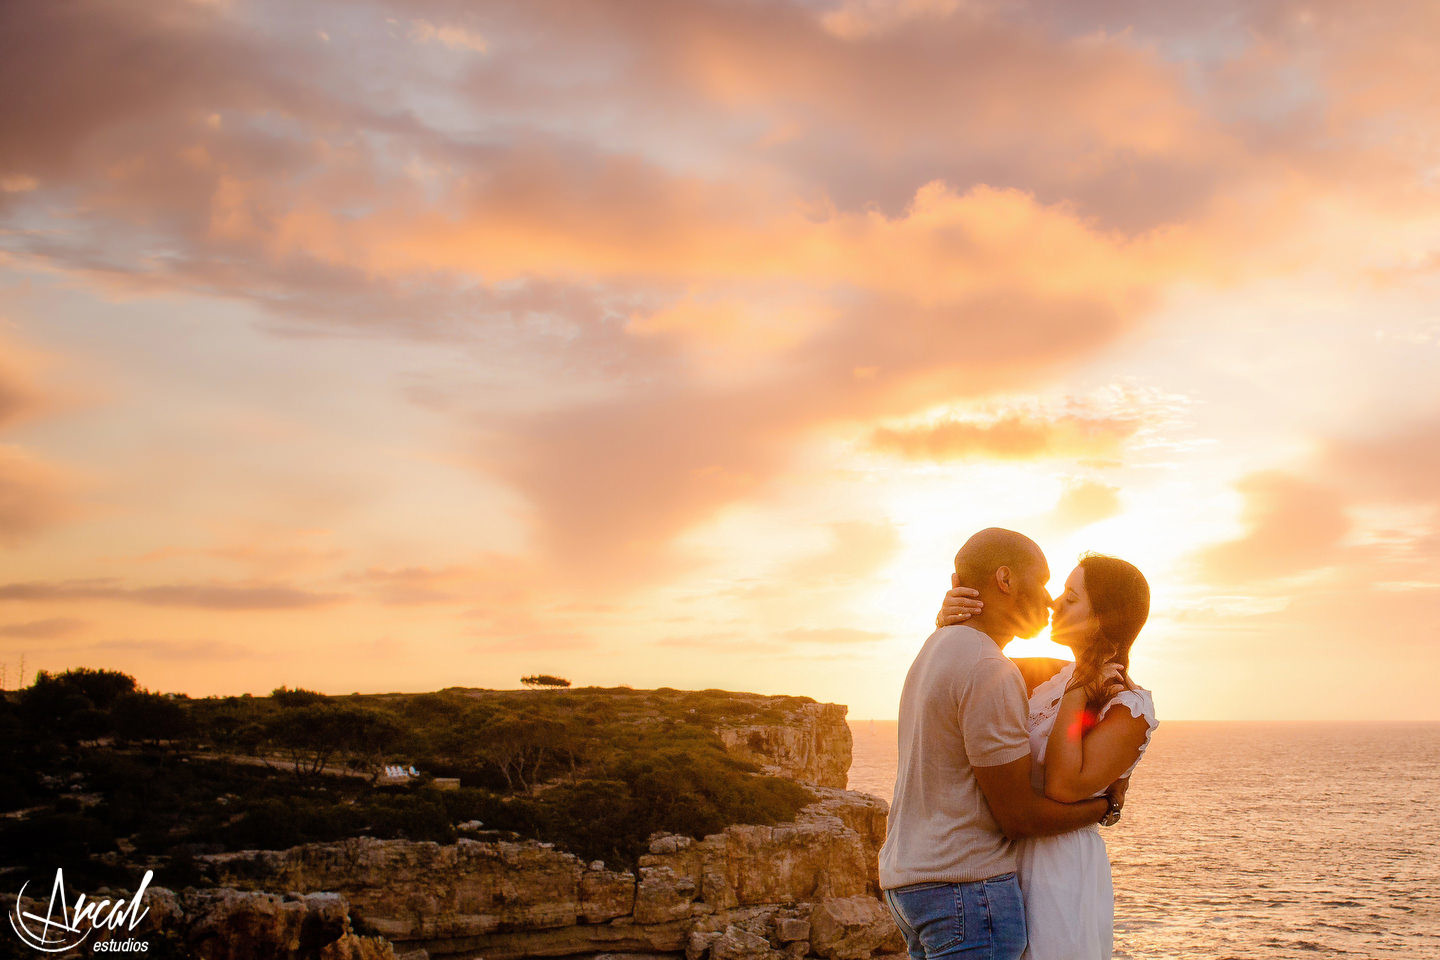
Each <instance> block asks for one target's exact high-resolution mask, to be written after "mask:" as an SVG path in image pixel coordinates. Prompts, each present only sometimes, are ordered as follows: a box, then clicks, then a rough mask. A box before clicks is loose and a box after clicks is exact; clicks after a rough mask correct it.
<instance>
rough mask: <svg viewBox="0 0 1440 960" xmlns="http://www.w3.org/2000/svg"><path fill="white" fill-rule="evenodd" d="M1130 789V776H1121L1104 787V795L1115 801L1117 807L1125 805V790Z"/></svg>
mask: <svg viewBox="0 0 1440 960" xmlns="http://www.w3.org/2000/svg"><path fill="white" fill-rule="evenodd" d="M1129 789H1130V778H1129V777H1121V778H1120V779H1119V780H1116V781H1115V782H1114V783H1112V784H1110V786H1109V787H1107V788H1106V789H1105V795H1106V796H1107V797H1109V798H1110V799H1111V800H1113V801H1115V806H1116V808H1117V809H1122V810H1123V809H1124V807H1125V791H1126V790H1129Z"/></svg>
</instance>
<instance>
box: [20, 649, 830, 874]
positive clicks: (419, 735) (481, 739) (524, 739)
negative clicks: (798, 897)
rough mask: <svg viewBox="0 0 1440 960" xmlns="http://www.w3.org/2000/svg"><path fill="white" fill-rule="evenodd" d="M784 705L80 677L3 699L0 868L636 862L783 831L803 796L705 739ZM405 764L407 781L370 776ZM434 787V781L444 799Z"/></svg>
mask: <svg viewBox="0 0 1440 960" xmlns="http://www.w3.org/2000/svg"><path fill="white" fill-rule="evenodd" d="M788 701H793V702H795V703H800V702H809V701H807V700H805V698H774V697H759V696H754V695H747V694H735V693H729V692H726V691H721V690H705V691H679V690H670V689H661V690H631V689H629V688H624V687H622V688H594V687H590V688H579V689H563V688H561V689H550V690H548V691H547V692H546V693H545V694H544V695H538V694H536V693H535V692H530V691H518V690H517V691H499V690H476V689H469V688H461V687H451V688H447V689H445V690H441V691H437V692H434V693H423V694H373V695H360V694H351V695H349V696H326V695H325V694H321V693H318V692H315V691H311V690H305V689H289V688H286V687H280V688H278V689H276V690H274V691H273V692H272V694H271V695H270V696H268V697H252V696H250V695H248V694H247V695H244V696H239V697H206V698H190V697H187V696H185V695H183V694H162V693H157V692H152V691H148V690H143V689H140V688H139V687H138V686H137V684H136V682H135V680H134V678H132V677H130V676H128V675H126V674H123V673H119V672H116V671H110V670H94V669H88V668H81V669H76V670H69V671H66V672H65V673H61V674H56V675H51V674H47V673H43V672H42V673H40V674H39V675H37V677H36V679H35V682H34V684H33V685H32V686H30V687H27V688H25V689H23V690H20V691H8V692H4V693H3V695H0V851H4V855H3V860H0V873H3V872H4V871H6V870H7V869H16V868H19V869H20V870H21V871H22V872H24V873H27V874H29V873H34V874H36V875H38V874H41V873H44V872H47V871H53V870H54V868H55V866H56V865H57V864H63V865H64V867H65V869H66V873H67V877H69V876H71V875H72V874H73V878H74V880H75V882H89V883H95V882H108V881H114V882H123V881H125V880H126V879H127V878H129V877H130V875H131V874H132V873H133V869H131V868H133V866H134V865H135V864H142V863H143V864H145V865H147V866H154V867H157V869H160V870H163V873H164V875H165V876H166V878H167V883H170V884H172V885H179V884H193V883H202V882H203V881H204V877H203V874H202V872H201V871H200V870H199V869H198V867H197V866H196V864H195V861H194V857H195V856H197V855H199V854H205V853H216V852H221V851H226V850H239V849H252V848H261V849H278V848H283V847H287V846H292V845H294V844H298V843H305V842H312V841H330V840H337V839H341V838H344V837H351V836H362V835H363V836H373V837H379V838H408V839H413V840H434V841H437V842H441V843H446V842H453V841H454V840H455V839H456V838H457V837H458V836H462V835H470V836H477V837H488V838H495V837H511V838H517V839H518V838H534V839H540V840H546V841H551V842H554V843H555V844H556V845H557V846H558V847H561V848H562V849H566V850H569V851H571V852H573V853H575V854H576V855H578V856H580V857H583V858H585V859H586V860H604V861H606V862H607V864H609V865H611V866H615V867H633V866H634V864H635V861H636V858H637V857H638V856H639V855H640V853H642V852H643V851H644V849H645V845H646V842H647V838H648V837H649V835H650V834H651V833H652V832H655V831H665V832H672V833H681V834H687V835H690V836H693V837H697V838H699V837H702V836H704V835H705V834H707V833H713V832H715V831H717V830H719V829H721V828H723V827H724V826H726V825H727V824H731V823H742V822H744V823H775V822H781V821H785V820H789V819H792V818H793V817H794V815H795V813H796V812H797V811H798V809H799V808H800V807H801V806H803V805H804V804H806V803H808V802H809V801H810V799H811V795H810V793H809V791H807V790H806V789H805V788H804V787H803V786H801V785H799V784H797V783H795V782H793V781H791V780H787V779H783V778H777V777H769V776H764V775H762V774H761V773H760V772H759V771H758V770H757V768H756V767H755V766H754V765H753V764H749V763H747V762H745V761H742V760H740V759H738V758H736V757H734V756H732V755H730V754H728V753H726V751H725V749H724V746H723V744H722V742H721V740H720V737H719V736H718V734H717V733H716V730H717V728H719V727H721V726H724V725H726V724H741V723H747V724H748V723H758V722H764V721H771V722H774V721H778V720H780V719H782V718H783V716H784V709H783V708H784V707H785V706H786V705H787V702H788ZM394 764H400V765H404V766H405V767H406V768H407V770H408V769H409V768H411V767H413V768H415V770H416V771H417V772H418V774H419V775H418V776H414V777H408V776H407V777H405V778H403V780H404V782H402V783H392V782H389V779H388V778H385V777H383V776H382V771H383V770H384V769H385V767H386V765H394ZM436 778H445V781H446V782H445V783H444V786H447V787H449V789H440V786H439V785H437V783H436Z"/></svg>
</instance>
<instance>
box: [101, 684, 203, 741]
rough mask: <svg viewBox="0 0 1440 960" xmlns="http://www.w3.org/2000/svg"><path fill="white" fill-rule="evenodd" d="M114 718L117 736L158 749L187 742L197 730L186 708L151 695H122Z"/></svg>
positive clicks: (162, 697)
mask: <svg viewBox="0 0 1440 960" xmlns="http://www.w3.org/2000/svg"><path fill="white" fill-rule="evenodd" d="M110 715H111V717H112V718H113V719H114V721H115V733H116V735H117V736H119V737H121V738H122V739H125V740H138V741H140V742H142V743H153V744H155V745H156V746H159V745H160V743H161V742H162V741H165V740H180V739H183V738H184V737H186V736H188V735H189V734H190V733H191V732H192V730H193V725H192V724H191V721H190V714H189V713H188V712H186V710H185V708H184V707H182V706H181V705H180V704H179V703H178V702H177V701H175V700H172V699H171V698H169V697H166V696H163V695H161V694H158V693H150V692H149V691H131V692H130V693H126V694H123V695H121V697H120V698H119V699H118V700H116V701H115V706H114V707H112V708H111V710H110Z"/></svg>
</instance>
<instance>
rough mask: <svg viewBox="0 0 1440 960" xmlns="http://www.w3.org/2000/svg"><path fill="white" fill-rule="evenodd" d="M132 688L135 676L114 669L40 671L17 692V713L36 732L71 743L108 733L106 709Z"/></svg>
mask: <svg viewBox="0 0 1440 960" xmlns="http://www.w3.org/2000/svg"><path fill="white" fill-rule="evenodd" d="M134 689H135V678H134V677H132V676H130V675H129V674H124V673H119V672H118V671H114V670H92V669H90V668H89V667H79V668H77V669H74V670H66V671H65V672H64V673H61V674H54V675H52V674H50V673H48V672H46V671H44V670H41V671H40V672H39V673H37V674H36V675H35V682H34V683H33V684H31V685H30V686H28V687H26V688H25V689H24V690H23V691H21V694H20V712H21V716H22V717H24V719H25V721H26V722H27V724H28V725H29V726H30V727H31V729H33V730H35V731H36V733H38V734H41V735H49V736H53V737H56V738H57V739H59V740H61V741H63V742H64V743H66V744H69V745H71V746H74V745H75V744H77V743H79V742H80V741H81V740H97V739H99V738H100V737H103V736H105V734H107V733H109V732H110V729H111V719H110V715H109V712H108V711H109V709H110V707H111V706H113V705H114V703H115V701H116V700H117V699H119V697H120V696H122V695H123V694H126V693H130V692H132V691H134Z"/></svg>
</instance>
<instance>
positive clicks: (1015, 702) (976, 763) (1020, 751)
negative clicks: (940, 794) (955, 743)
mask: <svg viewBox="0 0 1440 960" xmlns="http://www.w3.org/2000/svg"><path fill="white" fill-rule="evenodd" d="M1027 707H1028V701H1027V700H1026V697H1025V681H1024V679H1023V678H1022V677H1021V676H1020V671H1019V669H1017V668H1016V666H1015V665H1014V664H1013V663H1011V662H1010V661H1009V660H1001V659H995V658H990V657H985V658H982V659H981V660H980V661H979V662H977V663H976V664H975V668H974V670H972V671H971V673H970V682H969V684H968V685H967V686H966V687H965V688H964V689H962V690H961V693H960V703H959V708H960V730H961V734H962V735H963V736H964V738H965V755H966V756H967V757H969V758H970V765H971V766H972V767H994V766H998V765H999V764H1002V763H1010V762H1011V761H1012V760H1019V759H1020V758H1021V757H1023V756H1025V755H1026V754H1028V753H1029V752H1030V733H1029V730H1028V729H1027V728H1026V726H1025V721H1026V710H1027Z"/></svg>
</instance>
